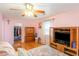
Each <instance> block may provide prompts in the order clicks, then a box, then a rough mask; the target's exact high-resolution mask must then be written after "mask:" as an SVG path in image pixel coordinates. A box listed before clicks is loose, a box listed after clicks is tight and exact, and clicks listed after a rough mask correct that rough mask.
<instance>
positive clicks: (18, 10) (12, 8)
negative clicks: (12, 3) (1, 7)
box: [9, 8, 21, 11]
mask: <svg viewBox="0 0 79 59" xmlns="http://www.w3.org/2000/svg"><path fill="white" fill-rule="evenodd" d="M9 10H17V11H19V10H21V9H16V8H10V9H9Z"/></svg>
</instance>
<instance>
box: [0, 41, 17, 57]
mask: <svg viewBox="0 0 79 59" xmlns="http://www.w3.org/2000/svg"><path fill="white" fill-rule="evenodd" d="M0 55H1V56H15V55H16V52H15V50H14V48H13V47H12V46H11V45H10V44H9V43H8V42H3V41H1V42H0Z"/></svg>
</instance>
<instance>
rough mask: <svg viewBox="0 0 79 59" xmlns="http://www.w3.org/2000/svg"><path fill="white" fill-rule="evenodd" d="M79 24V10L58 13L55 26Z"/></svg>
mask: <svg viewBox="0 0 79 59" xmlns="http://www.w3.org/2000/svg"><path fill="white" fill-rule="evenodd" d="M71 26H79V11H70V12H65V13H61V14H58V15H56V19H55V20H54V22H53V27H71Z"/></svg>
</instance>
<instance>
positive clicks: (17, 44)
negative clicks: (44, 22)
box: [13, 40, 41, 50]
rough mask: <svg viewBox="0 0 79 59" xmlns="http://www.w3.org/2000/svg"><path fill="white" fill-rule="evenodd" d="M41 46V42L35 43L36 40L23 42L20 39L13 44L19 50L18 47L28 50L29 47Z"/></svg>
mask: <svg viewBox="0 0 79 59" xmlns="http://www.w3.org/2000/svg"><path fill="white" fill-rule="evenodd" d="M39 46H41V44H38V43H35V42H34V41H32V42H24V43H22V42H21V41H20V40H18V41H15V43H14V45H13V47H14V48H15V50H17V48H25V49H26V50H29V49H32V48H36V47H39Z"/></svg>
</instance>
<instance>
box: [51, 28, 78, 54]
mask: <svg viewBox="0 0 79 59" xmlns="http://www.w3.org/2000/svg"><path fill="white" fill-rule="evenodd" d="M51 29H53V39H52V38H51V37H50V39H51V40H50V41H51V42H50V43H51V44H50V45H51V46H52V47H53V48H56V49H58V50H59V51H62V52H65V53H68V54H70V55H78V50H79V48H78V45H79V40H78V39H79V28H78V27H58V28H51ZM51 32H52V31H50V33H51ZM55 32H61V33H69V34H70V37H69V38H70V39H69V44H68V45H67V44H65V42H64V41H63V42H62V41H61V42H60V43H59V41H58V42H57V40H56V37H55V36H56V35H55ZM50 35H51V34H50ZM62 36H63V35H62ZM62 36H61V37H62ZM64 37H65V36H64ZM52 40H53V41H52ZM66 43H67V42H66Z"/></svg>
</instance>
